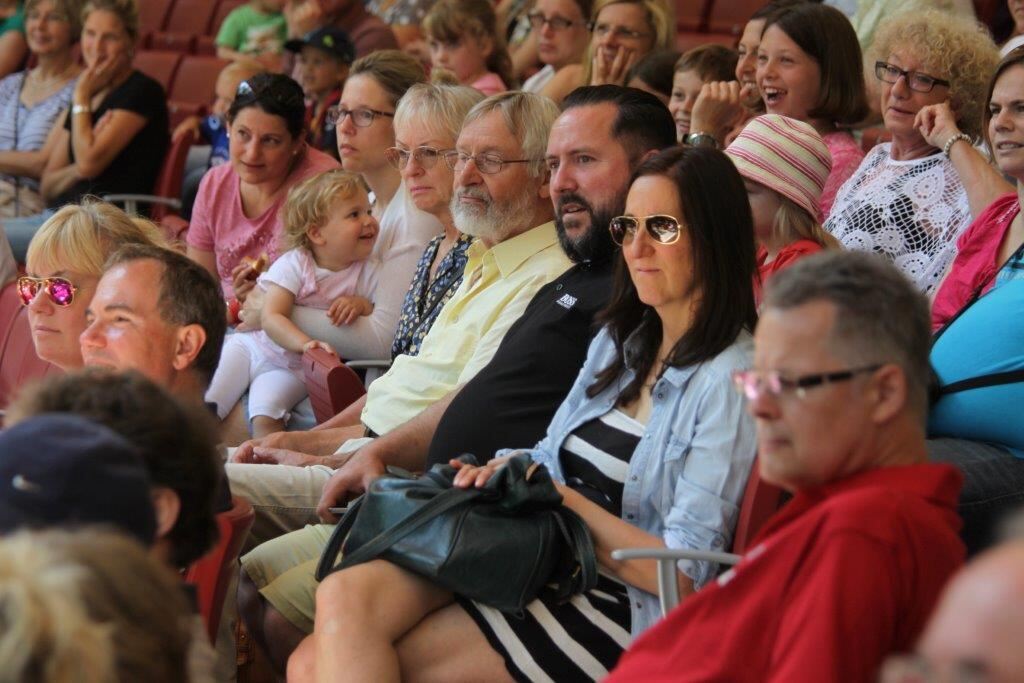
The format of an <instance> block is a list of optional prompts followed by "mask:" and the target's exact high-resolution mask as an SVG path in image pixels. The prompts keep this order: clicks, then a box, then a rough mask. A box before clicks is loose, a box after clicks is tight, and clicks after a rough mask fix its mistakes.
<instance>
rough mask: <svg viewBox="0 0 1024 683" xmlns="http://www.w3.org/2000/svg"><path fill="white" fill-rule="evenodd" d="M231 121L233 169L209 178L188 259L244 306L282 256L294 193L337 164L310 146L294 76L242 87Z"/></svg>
mask: <svg viewBox="0 0 1024 683" xmlns="http://www.w3.org/2000/svg"><path fill="white" fill-rule="evenodd" d="M227 120H228V139H229V153H230V162H229V163H226V164H221V165H220V166H217V167H215V168H213V169H211V170H210V171H209V172H207V174H206V176H205V177H204V178H203V182H202V184H201V185H200V187H199V194H198V195H197V196H196V203H195V206H194V207H193V209H192V221H191V223H190V225H189V231H188V236H187V242H188V255H189V257H190V258H192V259H193V260H195V261H197V262H198V263H200V264H202V265H203V267H205V268H206V269H207V270H208V271H210V273H211V274H212V275H213V276H214V277H215V278H217V279H218V280H219V281H220V283H221V287H222V289H223V291H224V297H225V299H228V300H230V299H238V300H239V301H242V300H244V299H245V297H246V296H247V295H248V294H249V292H250V291H251V290H252V288H253V286H254V285H255V283H256V278H257V277H258V276H259V274H260V272H261V271H262V269H265V268H266V266H267V265H268V261H273V260H274V259H276V258H277V256H278V253H279V251H280V247H279V244H278V241H279V237H280V235H281V217H280V213H281V207H282V205H283V204H284V200H285V198H286V197H287V195H288V190H290V189H291V188H292V187H294V186H295V185H297V184H298V183H300V182H302V181H303V180H305V179H306V178H309V177H310V176H313V175H316V174H317V173H321V172H323V171H327V170H330V169H332V168H337V167H338V162H337V161H335V160H334V159H332V158H331V157H330V156H328V155H326V154H324V153H323V152H320V151H318V150H315V149H313V148H312V147H310V146H309V145H307V144H306V141H305V124H306V105H305V101H304V99H303V94H302V88H301V87H300V86H299V84H298V83H296V82H295V81H293V80H292V79H291V78H289V77H288V76H283V75H281V74H257V75H256V76H253V77H252V78H250V79H248V80H246V81H242V82H241V83H240V84H239V86H238V91H237V92H236V94H235V100H234V102H232V104H231V108H230V109H229V110H228V115H227ZM261 257H262V258H261ZM229 310H231V307H230V306H229ZM235 310H237V309H235Z"/></svg>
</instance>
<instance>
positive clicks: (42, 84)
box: [25, 62, 77, 92]
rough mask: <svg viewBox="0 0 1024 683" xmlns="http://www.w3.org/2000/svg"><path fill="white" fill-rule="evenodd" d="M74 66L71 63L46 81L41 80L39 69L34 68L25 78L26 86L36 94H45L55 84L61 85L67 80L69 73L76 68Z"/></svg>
mask: <svg viewBox="0 0 1024 683" xmlns="http://www.w3.org/2000/svg"><path fill="white" fill-rule="evenodd" d="M76 66H77V65H76V64H75V63H74V62H71V63H70V64H68V65H67V66H66V67H64V69H63V70H62V71H60V72H59V73H56V74H53V75H51V76H50V77H48V78H46V79H43V77H42V76H40V75H39V67H36V68H35V69H32V71H30V72H29V74H28V76H27V77H26V79H25V82H26V85H28V86H29V87H31V88H32V90H34V91H36V92H40V91H42V92H45V91H47V90H49V89H50V88H52V87H53V86H54V85H56V84H57V83H61V82H62V81H65V80H67V78H68V74H69V73H71V71H73V70H74V69H75V68H76Z"/></svg>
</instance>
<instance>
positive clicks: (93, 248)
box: [18, 201, 167, 370]
mask: <svg viewBox="0 0 1024 683" xmlns="http://www.w3.org/2000/svg"><path fill="white" fill-rule="evenodd" d="M125 244H155V245H158V246H167V244H166V241H165V240H164V238H163V236H162V235H161V233H160V231H159V230H158V229H157V228H156V226H155V225H153V224H152V223H149V222H148V221H142V220H133V219H132V218H130V217H129V216H128V215H127V214H126V213H125V212H123V211H121V210H120V209H118V208H117V207H115V206H113V205H111V204H106V203H103V202H98V201H86V202H84V203H83V204H81V205H74V204H69V205H68V206H65V207H64V208H62V209H60V210H59V211H57V213H55V214H54V215H53V216H51V217H50V218H49V219H48V220H47V221H46V222H45V223H44V224H43V225H42V227H41V228H39V231H38V232H36V234H35V236H34V237H33V238H32V241H31V242H30V243H29V245H28V256H27V258H26V259H25V261H26V271H27V274H26V275H25V276H23V277H20V278H18V294H19V295H20V297H21V302H22V304H23V305H25V306H27V307H28V319H29V325H30V326H31V329H32V341H33V342H34V343H35V347H36V354H37V355H38V356H39V357H40V358H42V359H43V360H45V361H49V362H50V363H53V364H54V365H56V366H57V367H59V368H61V369H62V370H74V369H76V368H80V367H82V352H81V349H80V347H79V344H78V337H79V335H80V334H81V333H82V331H83V330H84V329H85V327H86V319H85V311H86V308H88V306H89V301H90V300H91V299H92V295H93V292H94V291H95V289H96V283H97V282H98V281H99V279H100V276H101V275H102V274H103V264H104V263H106V260H107V257H109V256H110V255H111V254H112V253H113V252H115V251H117V249H118V247H120V246H122V245H125Z"/></svg>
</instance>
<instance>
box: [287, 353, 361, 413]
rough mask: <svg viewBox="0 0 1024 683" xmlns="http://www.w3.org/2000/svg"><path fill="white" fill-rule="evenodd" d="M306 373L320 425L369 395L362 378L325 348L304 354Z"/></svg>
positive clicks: (311, 401)
mask: <svg viewBox="0 0 1024 683" xmlns="http://www.w3.org/2000/svg"><path fill="white" fill-rule="evenodd" d="M302 373H303V375H304V376H305V379H306V391H307V392H309V401H310V403H312V404H313V415H314V416H315V417H316V421H317V422H318V423H320V422H325V421H327V420H329V419H330V418H332V417H334V416H335V415H337V414H338V413H340V412H341V411H342V410H344V409H345V408H347V407H349V406H350V405H351V404H352V403H353V402H354V401H355V400H356V399H358V398H359V397H360V396H362V395H363V394H365V393H366V387H364V386H363V383H362V381H361V380H360V379H359V375H357V374H356V373H355V371H353V370H352V368H350V367H348V366H347V365H344V364H342V362H341V361H339V360H338V359H337V357H335V356H333V355H331V354H329V353H327V352H326V351H324V350H323V349H311V350H309V351H306V352H305V353H304V354H302Z"/></svg>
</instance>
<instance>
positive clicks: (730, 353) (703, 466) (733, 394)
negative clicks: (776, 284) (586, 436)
mask: <svg viewBox="0 0 1024 683" xmlns="http://www.w3.org/2000/svg"><path fill="white" fill-rule="evenodd" d="M635 337H636V333H634V334H633V335H631V336H630V337H629V338H627V340H626V343H625V353H626V368H627V370H626V372H625V373H624V374H623V375H622V376H621V377H620V378H619V380H618V383H617V384H613V385H612V386H610V387H609V388H607V389H605V390H604V391H602V392H601V393H600V394H598V395H596V396H594V397H593V398H588V397H587V394H586V392H587V387H589V386H590V385H591V384H593V383H594V378H595V376H596V375H597V373H598V372H600V371H601V370H602V369H603V368H605V367H607V366H608V365H610V364H611V362H612V360H613V359H614V358H615V345H614V343H613V342H612V338H611V335H610V334H609V332H608V330H607V328H606V329H603V330H601V331H600V332H599V333H598V335H597V336H596V337H595V338H594V341H593V342H591V344H590V349H589V350H588V353H587V360H586V362H585V363H584V365H583V369H582V370H581V371H580V374H579V375H578V376H577V378H576V382H575V383H574V384H573V387H572V389H571V390H570V391H569V394H568V396H567V397H566V399H565V401H564V402H563V403H562V405H561V406H559V408H558V411H557V412H556V413H555V416H554V418H552V420H551V424H550V425H549V426H548V431H547V435H546V436H545V437H544V439H542V440H541V441H540V443H538V444H537V445H536V446H535V447H534V448H533V449H531V450H529V451H528V452H529V453H530V455H531V457H532V458H533V459H534V460H535V461H537V462H539V463H542V464H543V465H545V466H546V467H547V468H548V470H549V471H550V472H551V475H552V477H554V479H555V480H556V481H559V482H563V483H564V481H565V475H564V474H563V472H562V464H561V462H560V461H559V457H558V453H559V450H560V449H561V446H562V444H563V442H564V441H565V440H566V438H567V437H568V436H569V435H570V434H571V433H572V432H573V430H575V429H576V428H577V427H579V426H580V425H582V424H584V423H585V422H588V421H590V420H593V419H595V418H597V417H600V416H601V415H603V414H605V413H607V412H608V411H609V410H611V409H612V407H614V405H615V403H616V401H617V399H618V396H619V394H620V393H621V392H622V389H623V388H624V387H625V386H626V385H627V384H628V383H629V382H630V380H632V378H633V376H634V371H633V370H632V369H631V367H632V366H634V365H635V364H634V363H631V362H630V360H631V358H635V353H633V352H632V351H633V350H634V349H635V346H636V345H635V341H636V340H635ZM751 350H752V342H751V337H750V334H749V333H747V332H742V333H741V334H740V336H739V337H738V338H737V339H736V341H735V342H734V343H733V344H732V346H730V347H728V348H727V349H725V350H724V351H722V353H720V354H718V355H717V356H715V357H714V358H713V359H711V360H709V361H705V362H703V363H700V364H698V365H696V366H690V367H683V368H669V369H667V370H666V371H665V373H664V374H663V375H662V376H661V378H660V379H659V380H658V381H657V383H656V384H655V385H654V388H653V390H652V400H653V407H652V410H651V416H650V418H649V420H648V422H647V425H646V428H645V430H644V435H643V437H642V438H641V439H640V443H639V444H638V445H637V448H636V451H634V452H633V456H632V458H631V459H630V461H629V467H628V470H627V474H626V482H625V488H624V490H623V495H622V519H624V520H625V521H627V522H629V523H630V524H633V525H635V526H637V527H639V528H641V529H643V530H644V531H646V532H647V533H649V534H652V535H655V536H660V537H661V538H662V539H664V541H665V545H666V546H668V547H669V548H692V549H703V550H728V549H729V547H730V546H731V545H732V534H733V531H734V529H735V528H736V520H737V518H738V515H739V503H740V500H741V499H742V497H743V492H744V489H745V487H746V483H747V475H748V474H749V473H750V467H751V464H752V463H753V460H754V453H755V450H756V442H755V436H754V422H753V419H752V418H751V417H750V416H749V415H748V414H747V412H746V410H745V406H744V399H743V397H742V396H740V394H739V393H738V392H737V391H735V390H734V389H733V386H732V377H731V375H732V371H733V370H736V369H741V368H745V367H748V366H749V364H750V354H751ZM509 452H511V451H503V452H500V453H498V455H499V456H500V455H502V454H507V453H509ZM679 569H680V571H682V572H683V573H684V574H686V575H687V576H688V577H690V578H691V579H692V580H693V583H694V588H697V589H699V588H700V587H701V586H703V585H704V583H706V582H707V581H708V580H709V579H711V578H714V576H715V573H716V571H717V565H715V564H713V563H709V562H693V561H690V560H683V561H680V562H679ZM628 592H629V601H630V607H631V614H632V629H631V630H632V633H633V636H634V637H635V636H637V635H639V634H640V633H641V632H642V631H643V630H644V629H646V628H648V627H649V626H651V625H653V624H654V622H656V621H657V620H658V619H660V618H661V611H660V607H659V605H658V599H657V597H656V596H654V595H652V594H650V593H647V592H645V591H642V590H640V589H638V588H634V587H632V586H629V587H628Z"/></svg>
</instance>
